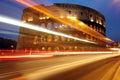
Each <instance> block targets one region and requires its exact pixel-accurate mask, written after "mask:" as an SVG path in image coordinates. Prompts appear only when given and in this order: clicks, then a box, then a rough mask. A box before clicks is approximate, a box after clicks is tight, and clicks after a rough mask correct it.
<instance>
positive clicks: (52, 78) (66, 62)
mask: <svg viewBox="0 0 120 80" xmlns="http://www.w3.org/2000/svg"><path fill="white" fill-rule="evenodd" d="M119 59H120V57H119V54H80V55H66V56H65V55H61V56H54V57H51V58H46V59H37V60H17V61H14V60H13V61H1V62H0V63H1V64H0V80H88V79H89V80H114V79H113V78H117V77H118V73H119V70H118V71H117V69H119V65H120V61H119ZM116 71H117V72H116ZM96 78H97V79H96ZM117 80H119V79H117Z"/></svg>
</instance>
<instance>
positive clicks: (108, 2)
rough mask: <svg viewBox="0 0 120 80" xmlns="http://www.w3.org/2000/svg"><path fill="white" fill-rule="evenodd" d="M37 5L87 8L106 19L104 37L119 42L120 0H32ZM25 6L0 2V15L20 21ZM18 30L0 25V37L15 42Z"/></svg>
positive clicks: (13, 0)
mask: <svg viewBox="0 0 120 80" xmlns="http://www.w3.org/2000/svg"><path fill="white" fill-rule="evenodd" d="M33 1H35V2H37V3H40V4H41V3H42V4H47V5H50V4H52V3H72V4H79V5H83V6H88V7H91V8H93V9H96V10H97V11H99V12H101V13H102V14H103V15H104V16H105V17H106V35H107V37H109V38H111V39H112V40H114V41H119V42H120V16H119V14H120V0H33ZM24 8H25V6H23V5H21V4H19V3H17V2H15V0H1V1H0V14H2V15H6V16H10V17H13V18H16V19H19V20H20V19H21V15H22V10H23V9H24ZM18 32H19V28H18V27H15V26H12V25H9V24H4V23H0V37H4V38H10V39H14V40H17V38H18Z"/></svg>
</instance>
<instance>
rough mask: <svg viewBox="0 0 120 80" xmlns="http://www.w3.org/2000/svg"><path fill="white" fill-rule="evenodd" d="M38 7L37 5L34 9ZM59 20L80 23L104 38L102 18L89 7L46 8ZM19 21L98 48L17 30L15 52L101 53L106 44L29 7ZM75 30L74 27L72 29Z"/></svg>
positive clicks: (70, 40)
mask: <svg viewBox="0 0 120 80" xmlns="http://www.w3.org/2000/svg"><path fill="white" fill-rule="evenodd" d="M37 6H38V7H39V5H37ZM41 6H44V7H46V8H47V9H48V10H50V11H52V12H53V13H54V14H56V15H57V16H58V17H59V18H61V19H62V18H63V19H73V20H76V19H77V20H81V21H83V22H84V23H85V24H87V25H88V26H89V27H90V29H92V30H94V31H97V32H98V33H100V34H101V35H103V36H105V32H106V28H105V24H106V21H105V17H104V16H103V15H102V14H101V13H99V12H98V11H96V10H94V9H91V8H89V7H85V6H81V5H76V4H59V3H55V4H53V5H51V6H45V5H41ZM22 21H23V22H27V23H31V24H35V25H39V26H40V27H42V28H46V29H49V30H53V31H57V32H62V33H65V34H68V35H71V36H74V37H77V38H81V39H86V40H89V41H93V42H96V43H97V44H92V43H86V42H82V41H77V40H74V39H70V38H65V37H62V36H57V35H52V34H47V33H43V32H38V31H35V30H31V29H27V28H23V27H21V28H20V32H19V38H18V44H17V49H34V50H46V51H59V50H61V51H67V50H68V51H81V50H104V49H105V46H106V43H105V42H103V41H101V40H100V39H97V38H95V37H93V36H91V35H89V34H87V33H84V32H82V31H79V30H77V29H75V28H73V27H71V26H70V25H66V24H63V23H61V22H60V21H58V20H55V19H53V18H51V17H49V16H47V15H45V14H43V13H41V12H38V11H35V10H33V9H32V8H31V7H28V8H26V9H24V10H23V15H22ZM74 27H76V25H75V26H74Z"/></svg>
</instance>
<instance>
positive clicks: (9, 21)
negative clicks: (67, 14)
mask: <svg viewBox="0 0 120 80" xmlns="http://www.w3.org/2000/svg"><path fill="white" fill-rule="evenodd" d="M0 22H3V23H7V24H12V25H15V26H21V27H24V28H29V29H33V30H36V31H40V32H45V33H49V34H54V35H58V36H63V37H66V38H71V39H75V40H78V41H83V42H87V43H93V44H96V43H95V42H92V41H88V40H85V39H80V38H77V37H73V36H70V35H67V34H63V33H60V32H55V31H52V30H48V29H45V28H42V27H40V26H37V25H32V24H28V23H24V22H21V21H19V20H16V19H13V18H9V17H6V16H2V15H0Z"/></svg>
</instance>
